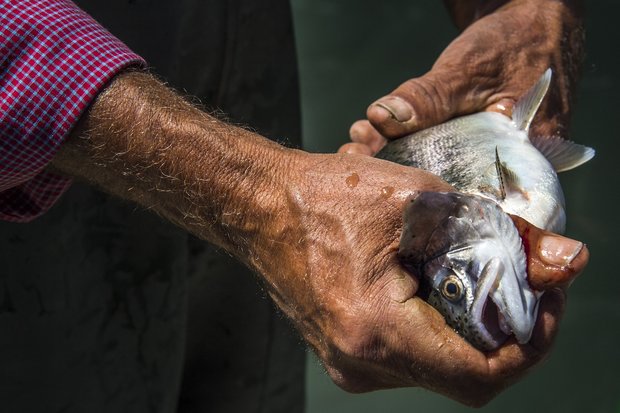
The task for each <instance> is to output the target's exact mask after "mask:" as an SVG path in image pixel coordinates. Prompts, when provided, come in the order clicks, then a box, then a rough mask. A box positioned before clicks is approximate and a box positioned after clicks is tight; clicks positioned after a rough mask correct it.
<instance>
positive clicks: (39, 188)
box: [0, 0, 144, 222]
mask: <svg viewBox="0 0 620 413" xmlns="http://www.w3.org/2000/svg"><path fill="white" fill-rule="evenodd" d="M136 65H138V66H143V65H144V61H143V60H142V59H141V58H140V57H139V56H137V55H136V54H134V53H133V52H132V51H131V50H129V49H128V48H127V46H125V45H124V44H123V43H121V42H120V41H119V40H118V39H116V38H115V37H114V36H112V35H111V34H110V33H109V32H107V31H106V30H105V29H103V28H102V27H101V26H100V25H99V24H98V23H97V22H95V21H94V20H93V19H92V18H91V17H89V16H88V15H87V14H86V13H84V12H83V11H82V10H80V9H79V8H77V6H75V4H73V3H72V2H71V1H68V0H0V220H6V221H14V222H27V221H30V220H32V219H34V218H36V217H37V216H39V215H41V214H43V213H44V212H45V211H46V210H47V209H49V208H50V207H51V206H52V205H53V204H54V202H55V201H56V200H57V199H58V197H60V195H61V194H62V193H63V192H64V191H65V190H66V189H67V188H68V186H69V184H70V180H69V179H67V178H64V177H61V176H58V175H55V174H53V173H51V172H48V171H45V170H44V168H45V166H46V165H47V164H48V163H49V162H50V161H51V159H52V157H53V156H54V154H55V153H56V151H57V150H58V148H59V147H60V145H61V144H62V142H63V140H64V139H65V138H66V137H67V135H68V134H69V132H70V131H71V129H72V128H73V126H75V124H76V122H77V121H78V119H79V118H80V115H81V114H82V113H83V112H84V110H85V109H86V108H87V107H88V105H89V104H90V102H91V101H92V100H93V98H94V97H95V96H96V94H97V92H98V91H100V90H101V89H102V88H103V86H104V85H105V84H106V82H108V81H109V80H110V79H111V78H112V77H113V76H114V75H115V74H117V73H119V72H120V71H122V70H123V69H125V68H127V67H128V66H136Z"/></svg>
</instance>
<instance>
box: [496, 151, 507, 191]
mask: <svg viewBox="0 0 620 413" xmlns="http://www.w3.org/2000/svg"><path fill="white" fill-rule="evenodd" d="M495 170H496V171H497V179H498V180H499V192H500V196H501V197H502V200H504V199H506V188H505V187H504V173H503V171H502V162H501V161H500V160H499V152H498V151H497V146H496V147H495Z"/></svg>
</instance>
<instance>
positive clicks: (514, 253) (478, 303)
mask: <svg viewBox="0 0 620 413" xmlns="http://www.w3.org/2000/svg"><path fill="white" fill-rule="evenodd" d="M398 255H399V259H400V260H401V262H402V263H403V265H404V266H406V267H407V268H409V269H410V270H411V271H412V272H413V273H414V274H417V275H419V276H420V277H421V287H420V294H421V295H422V296H423V297H425V298H426V300H427V302H428V303H429V304H430V305H432V306H433V307H435V308H436V309H437V310H438V311H439V312H440V313H441V314H442V315H443V316H444V318H445V319H446V322H447V323H448V325H450V326H451V327H452V328H454V329H455V330H456V331H457V332H458V333H459V334H460V335H461V336H463V337H464V338H465V339H467V340H468V341H469V342H470V343H471V344H473V345H474V346H475V347H477V348H479V349H482V350H492V349H495V348H497V347H499V346H500V345H501V344H502V343H503V342H504V341H506V339H507V338H508V337H510V336H511V335H514V336H515V338H516V339H517V341H518V342H520V343H526V342H527V341H529V339H530V337H531V334H532V330H533V328H534V325H535V321H536V317H537V312H538V301H539V297H540V295H539V293H536V292H534V291H533V290H532V289H531V287H530V286H529V284H528V282H527V274H526V261H525V253H524V251H523V246H522V243H521V238H520V236H519V233H518V231H517V230H516V228H515V226H514V224H513V222H512V220H511V218H510V217H509V216H508V215H507V214H506V213H505V212H504V211H502V210H501V208H500V207H499V206H498V205H497V204H496V203H495V202H493V201H491V200H488V199H486V198H483V197H480V196H476V195H466V194H461V193H438V192H426V193H422V194H420V195H419V196H417V197H416V198H415V199H414V200H412V202H411V203H410V204H409V205H408V206H407V208H406V210H405V216H404V229H403V234H402V237H401V242H400V248H399V253H398Z"/></svg>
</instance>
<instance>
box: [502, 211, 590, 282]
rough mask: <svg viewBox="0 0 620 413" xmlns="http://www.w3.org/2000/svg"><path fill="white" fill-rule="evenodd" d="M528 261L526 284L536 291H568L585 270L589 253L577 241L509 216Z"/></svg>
mask: <svg viewBox="0 0 620 413" xmlns="http://www.w3.org/2000/svg"><path fill="white" fill-rule="evenodd" d="M512 219H513V221H514V222H515V225H516V227H517V229H518V230H519V233H520V234H521V238H522V239H523V245H524V248H525V253H526V255H527V260H528V266H527V267H528V281H529V283H530V286H531V287H532V288H534V289H536V290H541V291H542V290H550V289H554V288H567V287H569V286H570V284H571V283H572V282H573V281H574V280H575V278H576V277H577V276H578V275H579V274H580V273H581V272H582V271H583V270H584V268H585V267H586V265H587V263H588V260H589V257H590V253H589V251H588V248H587V247H586V246H585V245H584V244H583V243H582V242H579V241H576V240H573V239H570V238H566V237H563V236H561V235H557V234H553V233H551V232H548V231H544V230H542V229H540V228H537V227H535V226H534V225H532V224H530V223H528V222H527V221H525V220H524V219H523V218H520V217H517V216H512Z"/></svg>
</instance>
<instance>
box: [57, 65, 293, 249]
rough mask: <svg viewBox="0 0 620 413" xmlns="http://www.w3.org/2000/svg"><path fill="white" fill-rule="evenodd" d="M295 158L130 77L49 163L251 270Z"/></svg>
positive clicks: (107, 94)
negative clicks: (257, 238)
mask: <svg viewBox="0 0 620 413" xmlns="http://www.w3.org/2000/svg"><path fill="white" fill-rule="evenodd" d="M295 153H296V152H295V151H292V150H289V149H285V148H283V147H281V146H280V145H277V144H275V143H273V142H270V141H268V140H266V139H264V138H261V137H260V136H257V135H255V134H253V133H251V132H249V131H247V130H244V129H242V128H238V127H234V126H231V125H229V124H226V123H224V122H222V121H220V120H217V119H216V118H214V117H212V116H209V115H208V114H206V113H204V112H202V111H200V110H199V109H197V108H195V107H194V106H193V105H191V104H189V103H188V102H186V101H185V100H184V99H182V98H181V97H179V96H178V95H177V94H175V93H174V92H172V91H171V90H169V89H168V88H167V87H165V86H164V85H162V84H161V83H160V82H158V81H157V80H156V79H155V78H154V77H152V76H150V75H148V74H144V73H138V72H134V73H126V74H123V75H120V76H118V77H117V78H116V79H115V80H114V81H113V82H112V83H111V84H110V85H109V86H108V87H107V88H106V90H105V91H104V92H103V93H102V94H100V96H99V97H98V98H97V100H96V101H95V103H94V104H93V105H92V107H91V108H90V110H89V111H88V112H87V113H86V115H84V116H83V118H82V119H81V121H80V123H79V125H78V126H77V128H76V129H75V130H74V131H73V133H72V135H71V137H70V138H69V139H68V140H67V142H65V143H64V144H63V146H62V148H61V150H60V151H59V153H58V154H57V156H56V157H55V158H54V160H53V162H52V164H53V167H54V168H55V169H56V170H59V171H61V172H63V173H65V174H68V175H70V176H73V177H77V178H78V179H82V180H85V181H87V182H89V183H91V184H94V185H96V186H98V187H100V188H101V189H103V190H104V191H107V192H109V193H111V194H113V195H116V196H119V197H121V198H124V199H127V200H130V201H134V202H137V203H138V204H140V205H142V206H143V207H145V208H148V209H151V210H153V211H155V212H157V213H158V214H160V215H162V216H163V217H165V218H166V219H168V220H170V221H172V222H174V223H175V224H177V225H178V226H180V227H182V228H185V229H187V230H188V231H190V232H192V233H194V234H196V235H198V236H199V237H201V238H203V239H207V240H209V241H211V242H213V243H214V244H216V245H218V246H221V247H223V248H225V249H227V250H228V251H229V252H230V253H232V254H234V255H236V256H238V257H239V258H245V259H246V261H247V258H248V257H245V256H244V250H245V249H246V248H247V244H248V242H249V241H248V239H249V238H251V237H252V236H253V235H254V233H255V232H256V231H257V228H255V226H256V225H257V224H256V223H261V222H266V221H268V217H267V216H264V215H269V214H278V213H279V212H280V210H279V209H280V208H281V205H282V204H283V203H282V202H281V199H279V198H280V196H282V194H281V191H280V188H281V185H280V181H278V182H274V180H278V179H279V174H281V173H282V171H284V170H286V166H287V160H290V159H293V158H294V157H295V155H294V154H295Z"/></svg>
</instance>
